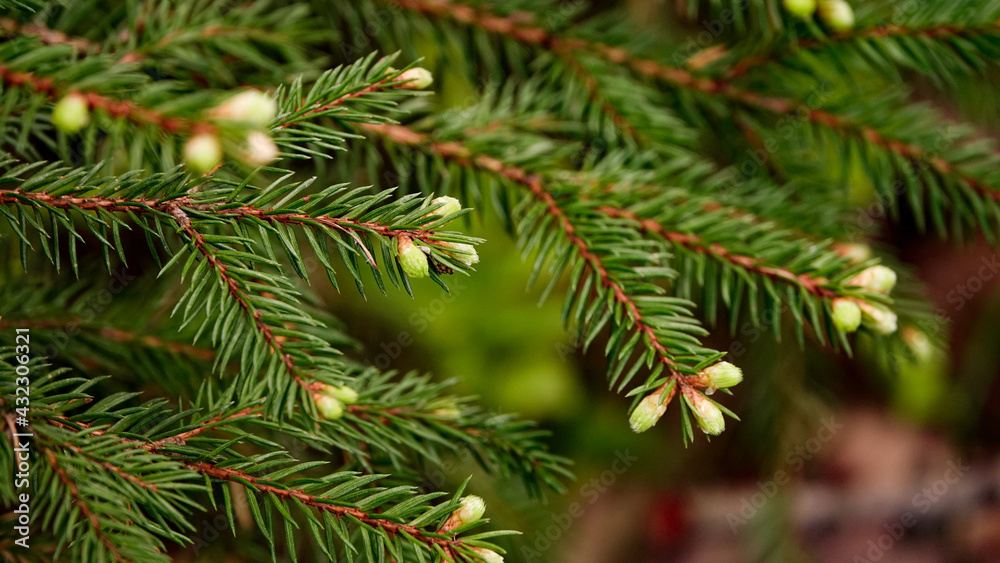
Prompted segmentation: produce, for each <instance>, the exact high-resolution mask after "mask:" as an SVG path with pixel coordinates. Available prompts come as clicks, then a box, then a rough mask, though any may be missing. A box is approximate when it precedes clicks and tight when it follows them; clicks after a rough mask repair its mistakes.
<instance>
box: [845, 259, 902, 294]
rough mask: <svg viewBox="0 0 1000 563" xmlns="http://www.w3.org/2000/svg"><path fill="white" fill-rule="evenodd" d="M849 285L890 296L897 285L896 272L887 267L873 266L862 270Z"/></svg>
mask: <svg viewBox="0 0 1000 563" xmlns="http://www.w3.org/2000/svg"><path fill="white" fill-rule="evenodd" d="M847 284H848V285H857V286H861V287H863V288H864V289H867V290H868V291H871V292H873V293H881V294H884V295H888V294H889V292H890V291H892V288H893V287H895V285H896V272H894V271H892V269H891V268H888V267H886V266H872V267H870V268H865V269H864V270H861V272H859V273H858V275H856V276H854V277H853V278H851V280H850V281H848V282H847Z"/></svg>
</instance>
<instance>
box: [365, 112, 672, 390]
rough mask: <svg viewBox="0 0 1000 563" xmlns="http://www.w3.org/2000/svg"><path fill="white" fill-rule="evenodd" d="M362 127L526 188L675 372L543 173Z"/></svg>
mask: <svg viewBox="0 0 1000 563" xmlns="http://www.w3.org/2000/svg"><path fill="white" fill-rule="evenodd" d="M362 127H363V128H364V129H366V130H368V131H371V132H373V133H376V134H379V135H381V136H383V137H385V138H387V139H389V140H391V141H393V142H395V143H398V144H405V145H412V146H423V147H425V148H426V149H427V150H429V151H431V152H433V153H436V154H438V155H440V156H441V157H442V158H444V159H446V160H450V161H453V162H456V163H458V164H461V165H464V166H469V167H475V168H480V169H484V170H489V171H492V172H494V173H496V174H498V175H499V176H502V177H504V178H506V179H508V180H510V181H513V182H515V183H517V184H520V185H521V186H523V187H524V188H526V189H527V190H528V191H529V192H531V194H532V195H533V196H534V197H535V198H536V199H537V200H538V201H539V202H541V203H542V204H543V205H545V207H546V210H547V212H548V213H549V215H551V216H552V217H553V218H554V219H555V220H556V221H557V222H558V224H559V226H560V227H561V228H562V230H563V233H564V234H565V236H566V238H567V239H568V240H569V241H570V242H571V243H572V244H573V245H574V246H576V247H577V251H578V252H579V254H580V256H581V258H583V259H584V261H585V262H586V263H587V264H588V265H589V266H590V268H591V269H592V270H593V271H594V273H596V274H597V276H598V277H599V278H600V280H601V284H602V285H603V286H604V287H607V288H608V289H609V290H610V291H611V292H612V295H613V296H614V298H615V301H617V302H618V303H619V304H621V305H622V306H623V307H624V308H625V310H626V311H627V312H628V315H629V318H631V319H632V322H633V324H634V326H635V327H636V330H638V331H639V332H640V333H641V334H643V335H644V336H645V337H646V338H647V340H648V342H649V345H650V347H652V348H653V350H654V351H655V352H656V355H657V360H658V361H659V362H660V363H662V364H663V365H664V367H665V368H666V369H667V370H668V371H669V372H671V373H675V370H676V367H677V365H676V363H675V362H674V360H673V359H672V358H671V357H670V355H669V351H668V350H667V347H666V346H665V345H664V344H663V343H662V342H660V339H659V337H658V336H657V335H656V330H655V329H654V328H653V327H652V325H650V324H648V323H646V321H645V320H644V319H643V316H642V313H641V312H640V311H639V307H638V305H636V303H635V301H633V300H632V298H630V297H629V296H628V294H627V293H626V292H625V289H624V288H623V287H622V286H621V284H619V283H618V282H617V281H615V280H614V279H613V278H612V277H611V275H610V274H609V273H608V271H607V269H606V268H605V267H604V263H603V261H602V260H601V258H600V257H599V256H597V255H596V254H595V253H594V252H593V251H592V250H591V249H590V246H589V245H588V244H587V242H586V241H584V240H583V239H582V238H581V237H580V236H579V235H578V234H577V233H576V228H575V226H574V225H573V223H572V222H571V221H570V219H569V217H568V216H567V215H566V212H565V211H563V209H562V208H561V207H559V204H558V203H557V202H556V200H555V198H554V197H553V196H552V194H551V193H549V192H548V191H547V190H546V189H545V188H544V186H543V185H542V179H541V177H540V176H538V175H537V174H529V173H528V172H526V171H525V170H523V169H521V168H518V167H516V166H511V165H507V164H505V163H503V162H501V161H499V160H497V159H495V158H493V157H490V156H487V155H475V154H472V152H471V151H469V149H467V148H466V147H464V146H462V145H461V144H459V143H455V142H446V143H433V142H429V140H428V137H427V136H426V135H424V134H422V133H418V132H416V131H413V130H412V129H409V128H407V127H404V126H402V125H381V124H364V125H362Z"/></svg>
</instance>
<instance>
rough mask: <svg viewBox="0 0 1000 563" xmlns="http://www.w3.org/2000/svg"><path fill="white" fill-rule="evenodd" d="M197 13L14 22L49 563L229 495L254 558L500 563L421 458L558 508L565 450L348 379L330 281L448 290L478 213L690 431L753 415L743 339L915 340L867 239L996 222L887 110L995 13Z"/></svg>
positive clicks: (18, 292)
mask: <svg viewBox="0 0 1000 563" xmlns="http://www.w3.org/2000/svg"><path fill="white" fill-rule="evenodd" d="M911 4H913V5H911ZM918 4H919V5H918ZM931 4H934V5H931ZM212 6H213V8H212V9H207V8H206V7H205V6H203V5H202V4H201V3H199V2H194V1H191V0H180V1H177V2H155V3H148V2H138V1H131V0H130V1H127V2H124V4H123V5H122V6H119V7H117V8H115V9H107V10H98V9H94V8H93V5H92V3H63V2H59V1H46V0H0V7H2V9H3V13H2V14H0V29H2V34H0V85H2V94H3V98H2V102H0V107H2V111H0V144H2V146H0V151H2V154H0V212H2V213H3V218H2V219H0V223H2V225H0V248H2V249H3V251H4V255H5V256H8V255H9V256H17V259H15V260H5V261H3V263H2V264H0V280H2V282H0V292H2V294H3V295H2V299H0V328H2V329H3V330H5V331H6V330H8V329H12V328H29V329H30V330H31V338H32V344H31V346H32V348H31V350H32V354H31V357H30V361H29V360H28V359H25V363H26V364H27V365H29V366H30V371H31V374H32V375H31V378H30V380H31V386H30V395H31V412H30V414H28V417H27V418H28V419H30V424H31V427H32V430H33V431H34V433H35V436H36V438H35V440H36V442H35V447H36V449H37V452H38V457H37V458H36V459H35V461H34V463H35V466H34V467H35V471H36V473H35V475H36V479H37V483H36V484H37V485H39V488H38V489H37V490H40V498H39V499H38V502H37V504H36V505H35V507H36V508H35V510H36V515H37V518H38V522H44V523H45V529H43V530H40V533H39V535H38V536H37V537H36V538H35V540H36V541H37V542H39V545H41V546H44V547H45V549H47V550H48V551H47V552H52V553H58V554H63V555H64V557H65V558H68V559H72V560H81V561H82V560H102V561H103V560H121V561H125V560H142V561H158V560H167V559H168V557H167V554H168V551H169V550H170V549H174V548H175V546H178V545H180V546H183V545H188V544H191V543H192V542H193V541H194V540H193V539H192V538H193V536H194V535H195V533H196V530H194V529H193V528H194V525H193V524H192V522H195V521H196V519H197V518H200V517H201V516H200V513H201V512H203V511H205V510H206V509H211V510H218V511H221V512H222V513H224V514H225V515H226V517H227V518H228V520H229V521H230V522H233V521H236V520H238V519H240V518H242V520H243V523H244V524H245V526H244V527H250V528H254V529H256V530H258V531H259V534H258V535H257V536H253V537H252V538H251V539H250V540H248V541H251V542H260V543H261V544H262V545H265V546H267V547H266V548H267V549H270V551H271V554H272V557H274V558H278V557H279V556H285V555H289V556H291V557H294V554H295V553H296V552H297V551H298V550H299V549H300V547H298V546H302V545H307V546H309V548H310V549H311V550H312V551H313V552H317V551H322V552H323V553H324V554H326V555H327V556H329V557H331V558H338V559H343V558H348V559H352V560H365V561H384V560H387V559H388V560H394V561H456V562H457V561H489V562H494V561H502V560H503V555H502V554H503V553H504V546H505V545H506V546H509V545H512V544H511V543H509V542H507V540H505V539H503V536H504V535H505V534H508V533H509V532H500V531H493V530H491V531H482V530H481V529H480V526H483V525H484V524H486V520H484V519H483V516H484V514H485V503H484V502H483V500H482V499H481V498H479V497H477V496H475V495H465V489H466V488H467V487H470V486H471V487H472V488H475V485H478V483H476V482H473V484H472V485H469V483H468V482H466V483H465V484H462V485H457V484H456V486H453V487H451V488H454V489H457V490H456V491H454V492H452V493H445V492H443V491H436V490H434V491H427V490H424V489H420V488H418V487H417V485H418V484H420V483H421V482H422V481H421V478H420V475H419V472H420V471H421V470H423V469H425V468H426V467H428V466H430V467H433V466H435V465H440V464H442V463H443V462H444V461H445V460H446V459H449V458H450V457H452V456H456V455H461V454H463V453H466V452H471V453H472V454H473V455H472V459H475V460H476V462H477V463H478V464H479V465H481V466H482V468H483V469H484V470H485V471H486V472H487V473H488V474H489V475H492V476H495V477H499V478H509V477H514V478H517V479H518V480H519V481H520V482H521V483H523V484H524V486H525V487H526V489H527V490H528V491H529V492H531V493H532V494H534V495H542V494H544V492H545V491H546V490H555V491H561V490H564V488H565V482H566V480H567V479H568V478H570V477H571V473H570V472H569V470H568V465H569V462H568V460H566V459H564V458H562V457H560V456H557V455H554V454H552V453H550V452H549V451H548V450H547V449H546V447H545V446H544V443H543V442H544V433H543V432H540V431H538V430H537V429H535V428H534V427H533V426H532V425H531V424H530V423H528V422H525V421H522V420H520V419H518V418H517V417H515V416H512V415H506V414H496V413H491V412H487V411H485V410H484V409H483V408H482V407H480V406H479V405H478V403H477V401H475V400H473V399H469V398H465V397H459V396H453V395H451V394H450V393H449V392H448V390H447V389H448V385H446V384H442V383H439V382H437V381H435V380H434V379H433V378H431V377H429V376H424V375H420V374H416V373H407V374H399V373H396V372H393V371H386V372H381V371H379V370H377V369H374V368H371V367H365V366H364V365H362V364H360V363H359V362H357V361H356V360H354V359H353V357H352V356H351V355H350V354H347V353H345V352H348V351H351V350H352V349H353V347H354V346H355V344H356V343H355V342H354V341H353V339H352V338H351V336H350V328H351V324H352V323H351V320H350V319H342V320H338V319H334V318H331V317H330V316H329V315H328V314H327V313H326V312H324V311H323V307H322V306H321V305H320V301H319V300H318V299H317V298H316V296H315V293H314V291H313V289H314V288H315V287H316V286H317V285H318V284H331V285H332V286H333V288H335V289H336V290H338V291H339V292H340V294H341V295H348V296H349V295H354V294H355V292H357V293H358V294H360V295H362V296H365V298H367V299H378V298H379V295H377V294H376V293H377V292H389V291H405V292H407V293H409V294H410V295H413V296H414V298H415V299H421V298H423V297H424V296H426V294H427V288H428V287H431V282H433V283H434V284H437V285H439V286H440V287H443V288H445V289H446V290H447V288H448V285H449V280H451V279H454V278H453V276H463V275H476V274H475V272H474V269H475V267H476V265H477V264H478V263H479V250H477V247H478V245H480V244H482V243H483V242H484V241H483V240H482V239H479V238H476V237H474V236H470V235H468V234H464V233H463V232H460V231H462V230H467V229H469V228H471V227H472V226H473V225H475V224H476V221H470V220H469V219H470V216H471V217H474V216H475V215H474V214H480V213H492V214H494V215H496V216H497V217H499V219H500V221H501V222H502V223H503V224H504V226H505V227H506V229H507V230H508V231H509V232H510V233H512V235H513V236H514V237H515V239H516V241H517V244H518V246H519V250H520V251H521V253H522V255H523V256H524V257H526V259H528V260H529V261H530V264H531V274H530V279H529V282H530V283H531V284H532V285H533V287H536V288H537V291H538V293H539V294H540V297H541V298H543V299H548V298H561V299H562V300H563V307H562V314H563V321H564V322H565V324H566V326H567V327H568V328H569V329H570V330H572V331H573V332H574V335H575V336H576V338H577V340H578V341H579V342H580V343H582V344H583V346H584V348H589V347H591V346H595V347H598V348H600V349H601V351H602V352H603V355H604V357H606V359H607V362H606V363H607V366H606V367H607V374H608V381H609V386H610V387H611V389H612V390H613V391H615V392H617V393H621V394H623V395H624V396H627V397H630V398H631V400H632V405H631V409H629V410H628V413H627V414H626V408H625V405H624V404H623V405H622V414H621V421H622V424H623V425H624V424H625V420H626V419H628V424H629V425H630V426H631V428H632V430H634V431H635V432H645V431H648V430H650V429H651V428H652V427H653V426H654V425H656V424H657V422H658V421H659V420H660V418H661V417H663V416H664V415H665V414H666V413H667V411H668V410H669V409H668V407H669V406H670V405H671V404H674V405H675V407H673V409H674V411H675V412H677V413H678V414H677V416H678V418H679V421H680V428H681V434H682V436H683V440H684V442H685V443H687V442H690V441H691V440H694V439H695V429H699V430H701V432H702V433H703V434H705V435H706V436H717V435H719V434H721V433H722V432H723V431H724V429H725V427H726V423H725V418H726V417H730V418H733V419H737V413H734V412H733V410H736V411H739V408H738V407H732V408H733V410H730V408H727V407H726V406H725V405H723V404H722V403H723V402H726V401H725V397H724V395H727V394H729V393H730V392H731V390H732V389H733V388H734V387H735V386H736V385H737V384H739V383H741V382H742V381H743V378H744V372H743V369H741V367H740V365H741V360H740V355H741V353H742V352H741V351H740V348H738V347H741V346H744V343H743V342H740V338H741V336H742V335H745V334H747V333H748V332H754V331H756V333H766V332H769V333H771V334H773V335H774V337H776V338H781V337H782V336H787V337H790V338H793V339H797V340H798V341H799V343H801V345H803V346H815V347H818V348H823V349H825V350H829V351H831V352H834V353H836V352H840V353H847V354H851V353H853V350H854V349H855V344H856V343H858V342H859V341H861V342H863V343H864V344H865V347H864V349H865V350H866V353H868V354H871V355H874V356H876V357H877V358H879V359H885V358H898V357H900V354H903V355H904V356H905V357H907V358H914V359H915V360H916V361H921V359H922V358H923V359H926V358H928V357H929V356H930V355H931V352H930V351H931V350H932V349H933V348H934V346H936V345H937V344H938V343H939V342H940V341H941V339H942V338H943V336H944V330H943V328H944V327H943V326H942V324H941V323H940V322H939V321H938V320H937V319H936V318H935V317H934V315H933V314H932V312H931V309H930V307H929V305H928V304H927V303H926V300H924V299H922V295H921V290H920V285H919V283H917V282H916V280H915V277H914V276H913V274H912V273H910V272H909V271H908V269H907V268H906V267H905V266H903V265H901V264H900V263H899V262H898V261H897V260H896V259H894V257H893V256H892V255H891V253H889V252H888V251H886V250H885V249H884V248H882V247H881V246H880V245H878V244H874V243H872V241H873V240H875V239H877V237H878V235H879V229H880V228H882V227H883V226H885V225H887V224H891V222H892V221H895V220H899V219H903V220H906V221H909V222H911V223H913V224H914V225H915V226H916V227H917V228H919V229H921V230H927V231H932V232H934V233H935V234H938V235H940V236H942V237H951V238H955V239H959V240H961V239H963V238H964V237H968V236H970V235H972V234H981V235H983V236H985V237H986V238H987V239H988V240H990V241H991V242H996V240H997V235H998V233H1000V189H998V187H1000V167H998V166H997V164H998V163H1000V158H998V157H997V154H996V152H995V148H994V147H993V146H992V144H990V143H985V142H982V141H981V140H980V139H979V137H978V136H977V135H976V132H975V130H974V128H972V127H971V126H968V125H962V124H958V123H953V122H950V121H949V120H947V119H946V118H944V117H943V115H942V113H943V112H941V111H939V110H937V109H934V108H933V107H931V106H930V105H928V104H921V103H917V102H915V101H913V100H912V99H911V98H910V96H909V91H908V88H907V85H908V83H909V82H908V81H909V80H910V78H911V77H912V76H914V75H921V76H923V77H926V78H927V81H926V82H927V83H928V84H929V86H928V87H935V88H939V89H940V90H941V91H942V93H943V97H958V98H961V97H962V96H967V95H969V94H968V91H970V90H972V89H968V88H961V87H960V86H961V85H962V84H965V83H967V82H966V81H969V80H975V79H976V77H977V76H979V75H980V73H981V72H982V71H983V70H984V69H990V68H992V66H991V65H993V64H995V63H996V61H997V60H998V59H1000V26H998V25H997V21H1000V7H998V6H996V5H995V3H990V2H986V1H985V0H960V1H957V2H949V3H946V5H941V4H939V3H926V5H924V4H922V3H916V4H914V3H907V4H906V5H905V6H901V5H900V4H898V3H893V2H888V1H883V0H875V1H872V2H864V3H860V2H848V1H846V0H783V1H782V2H780V3H775V2H770V1H765V0H749V1H746V0H722V1H719V2H706V1H699V0H682V1H680V2H676V3H666V4H663V7H662V9H663V10H668V9H669V10H670V11H671V13H670V17H672V18H675V19H677V20H678V22H679V23H680V24H681V28H682V29H683V26H684V25H685V24H690V26H689V28H690V27H694V26H697V25H698V24H699V22H709V23H711V25H710V26H709V30H708V31H705V30H701V29H700V28H699V29H698V30H696V31H695V32H694V33H691V34H689V35H690V36H688V35H685V36H683V37H682V36H675V35H673V34H672V33H663V32H656V33H650V34H643V33H636V32H634V27H632V26H631V24H630V22H628V21H627V17H624V16H623V14H624V12H622V13H618V12H609V13H604V14H596V15H594V14H593V10H590V9H589V8H586V7H584V6H583V5H582V4H580V3H565V2H556V1H554V0H551V1H550V0H546V1H543V2H540V3H538V2H532V3H526V2H521V1H517V0H511V1H507V0H493V1H489V2H486V1H480V0H468V1H465V0H358V1H354V2H311V3H298V2H283V1H279V2H254V1H251V2H240V3H218V4H212ZM585 8H586V9H585ZM389 53H395V54H391V55H390V54H389ZM422 57H423V59H421V58H422ZM392 65H396V66H392ZM418 65H422V66H418ZM470 85H471V86H470ZM470 88H471V90H470ZM470 91H474V95H471V96H469V95H466V94H465V92H470ZM887 92H888V94H887ZM456 98H458V100H457V101H456ZM858 201H864V202H866V204H867V203H870V205H867V206H866V207H863V208H859V207H858V206H857V205H856V203H857V202H858ZM883 219H886V220H883ZM15 262H17V263H16V264H15ZM102 268H103V269H105V270H107V272H108V274H107V275H105V274H103V273H102V272H101V270H102ZM108 275H110V279H111V280H112V281H113V283H114V286H113V287H115V288H116V289H114V290H112V289H108V290H106V291H104V290H103V289H102V288H103V287H104V286H105V285H107V286H108V287H109V288H111V287H112V284H111V283H110V282H107V281H106V280H107V279H108ZM321 278H325V279H321ZM425 278H426V279H425ZM77 280H79V281H77ZM344 282H348V283H344ZM373 289H375V290H376V291H372V290H373ZM108 294H110V295H111V297H108ZM556 296H558V297H556ZM727 325H728V326H727ZM706 326H714V327H717V329H718V330H717V332H718V333H719V334H723V333H725V332H726V329H727V328H728V330H729V332H730V334H732V335H733V336H734V337H735V341H734V342H733V344H732V346H730V347H729V348H728V349H719V350H716V349H713V348H712V347H710V346H709V345H707V344H706V342H707V340H706V337H707V336H708V332H709V331H708V329H706V328H705V327H706ZM713 342H720V341H719V340H713ZM43 350H44V351H46V352H45V356H46V357H47V359H43V355H42V351H43ZM21 356H23V354H22V353H20V352H18V351H17V350H16V349H14V348H9V347H8V348H2V349H0V410H2V411H3V413H4V416H5V417H6V418H7V419H8V420H10V417H11V416H14V414H13V413H15V412H16V411H14V409H15V408H16V407H17V404H16V397H15V393H16V391H15V389H16V388H17V386H18V385H20V384H19V383H17V382H18V379H17V378H18V377H19V376H18V372H17V370H18V365H19V361H20V360H19V358H20V357H21ZM24 369H29V368H24ZM22 371H23V370H22ZM106 374H110V375H111V377H105V375H106ZM754 378H755V374H754V373H752V371H751V370H747V373H746V379H747V384H745V385H744V386H743V387H747V386H752V385H753V384H754ZM140 391H141V393H140ZM675 397H677V400H674V398H675ZM776 400H777V399H776ZM739 414H740V416H742V417H744V418H746V417H753V416H754V412H739ZM668 418H669V417H668ZM661 428H662V425H661ZM13 463H14V458H13V457H12V456H11V455H10V452H9V450H8V449H4V450H0V465H2V466H4V467H5V468H6V469H5V471H6V473H7V474H11V469H12V464H13ZM414 468H417V469H416V471H414ZM41 485H44V487H43V488H42V487H41ZM446 485H447V484H446ZM17 493H18V491H17V490H16V489H14V488H13V487H12V486H11V483H9V482H5V484H3V485H0V498H2V499H3V501H4V503H5V504H7V505H10V504H11V503H12V502H14V500H15V499H16V498H17V497H16V495H17ZM67 498H69V499H71V502H66V499H67ZM241 531H242V529H241ZM498 538H500V539H498ZM5 549H7V547H6V544H2V545H0V553H5V554H6V552H5V551H2V550H5Z"/></svg>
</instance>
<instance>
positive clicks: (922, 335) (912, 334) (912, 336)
mask: <svg viewBox="0 0 1000 563" xmlns="http://www.w3.org/2000/svg"><path fill="white" fill-rule="evenodd" d="M903 341H904V342H906V345H907V346H909V347H910V350H911V351H912V352H913V355H914V356H916V357H917V359H918V360H920V361H921V362H928V361H930V359H931V358H932V357H934V344H933V343H932V342H931V339H930V337H928V336H927V333H926V332H924V331H922V330H920V329H918V328H914V327H912V326H908V327H906V328H905V329H903Z"/></svg>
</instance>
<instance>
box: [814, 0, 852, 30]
mask: <svg viewBox="0 0 1000 563" xmlns="http://www.w3.org/2000/svg"><path fill="white" fill-rule="evenodd" d="M819 17H820V18H822V19H823V21H825V22H826V24H827V25H828V26H830V29H832V30H834V31H847V30H849V29H851V28H853V27H854V10H853V9H852V8H851V5H850V4H848V3H847V2H845V1H844V0H820V2H819Z"/></svg>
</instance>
